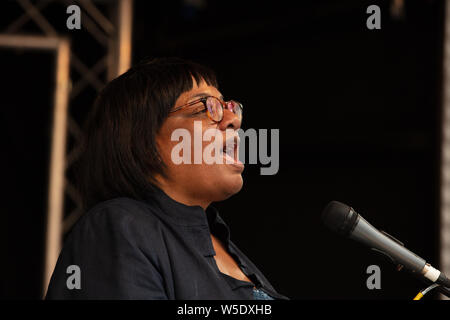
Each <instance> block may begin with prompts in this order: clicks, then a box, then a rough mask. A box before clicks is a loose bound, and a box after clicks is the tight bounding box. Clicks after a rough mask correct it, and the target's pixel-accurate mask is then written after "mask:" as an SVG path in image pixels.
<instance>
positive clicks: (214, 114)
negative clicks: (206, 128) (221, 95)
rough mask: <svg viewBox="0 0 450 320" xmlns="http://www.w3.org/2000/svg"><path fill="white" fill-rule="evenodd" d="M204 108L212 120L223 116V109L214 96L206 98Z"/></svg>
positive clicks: (219, 119)
mask: <svg viewBox="0 0 450 320" xmlns="http://www.w3.org/2000/svg"><path fill="white" fill-rule="evenodd" d="M206 108H207V109H208V116H209V117H210V118H211V119H212V120H214V121H221V120H222V116H223V109H222V106H221V104H220V101H219V100H218V99H216V98H214V97H208V99H206Z"/></svg>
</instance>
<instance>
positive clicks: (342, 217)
mask: <svg viewBox="0 0 450 320" xmlns="http://www.w3.org/2000/svg"><path fill="white" fill-rule="evenodd" d="M358 217H359V215H358V214H357V213H356V212H355V210H353V208H352V207H350V206H348V205H346V204H344V203H342V202H339V201H331V202H330V203H329V204H328V205H327V206H326V207H325V209H324V210H323V212H322V221H323V223H324V224H325V225H326V226H327V227H328V228H329V229H331V230H332V231H334V232H337V233H338V234H340V235H343V236H349V235H350V233H351V232H352V231H353V229H354V228H355V226H356V224H357V220H358Z"/></svg>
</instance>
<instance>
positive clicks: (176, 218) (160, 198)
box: [146, 188, 230, 256]
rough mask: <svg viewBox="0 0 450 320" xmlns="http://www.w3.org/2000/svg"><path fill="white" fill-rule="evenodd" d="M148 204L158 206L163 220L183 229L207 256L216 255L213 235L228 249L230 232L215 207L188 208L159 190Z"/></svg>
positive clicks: (152, 194) (150, 197) (152, 195)
mask: <svg viewBox="0 0 450 320" xmlns="http://www.w3.org/2000/svg"><path fill="white" fill-rule="evenodd" d="M146 200H147V202H149V203H151V204H153V205H155V204H156V205H157V206H158V207H159V208H160V209H161V212H162V218H165V219H166V220H168V221H169V222H170V223H171V224H174V225H178V226H180V227H183V228H184V229H185V230H186V231H187V232H188V233H189V234H190V237H191V238H192V239H193V241H194V242H195V245H196V247H197V248H198V249H199V250H200V251H201V252H202V253H203V255H205V256H214V255H215V254H216V252H215V250H214V247H213V245H212V241H211V233H213V234H214V235H215V236H216V237H218V238H219V239H220V240H221V241H222V242H223V244H224V245H225V246H226V247H228V246H229V243H230V230H229V228H228V226H227V224H226V223H225V221H224V220H223V219H222V217H220V215H219V212H218V210H217V209H216V208H214V207H213V206H211V205H210V206H209V207H208V208H206V210H204V209H203V208H202V207H200V206H188V205H185V204H183V203H180V202H178V201H175V200H173V199H172V198H171V197H169V196H168V195H167V194H166V193H165V192H164V191H162V190H161V189H159V188H155V190H154V191H153V192H152V193H151V194H150V195H149V196H148V197H147V199H146Z"/></svg>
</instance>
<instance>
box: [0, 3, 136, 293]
mask: <svg viewBox="0 0 450 320" xmlns="http://www.w3.org/2000/svg"><path fill="white" fill-rule="evenodd" d="M17 3H18V4H19V5H20V6H21V7H22V9H23V13H22V15H21V16H20V17H18V18H17V19H15V20H14V21H13V22H12V23H11V24H10V25H9V26H8V27H7V28H6V30H4V31H3V32H2V33H1V34H0V46H3V47H8V48H21V49H37V50H50V51H52V50H53V51H54V52H56V75H55V77H56V86H55V93H54V109H53V123H52V126H53V128H52V137H51V151H50V152H51V155H50V164H49V166H50V168H49V187H48V200H47V201H48V202H47V230H46V240H45V259H44V261H45V266H44V274H43V294H44V296H45V293H46V290H47V286H48V283H49V281H50V277H51V274H52V272H53V269H54V267H55V264H56V261H57V258H58V255H59V252H60V250H61V246H62V240H63V236H64V234H65V233H66V232H67V231H68V230H69V229H70V228H71V226H72V225H73V224H74V223H75V221H76V220H77V219H78V218H79V216H80V215H81V214H82V203H81V197H80V194H79V192H78V191H77V189H76V188H75V186H74V184H73V183H72V182H71V181H70V179H69V178H68V177H67V175H66V173H67V169H68V168H69V167H71V166H72V165H73V164H74V162H75V161H76V160H77V159H78V157H79V155H80V152H81V141H82V135H83V133H82V130H81V129H80V127H81V126H80V125H79V124H78V123H77V122H76V121H75V119H74V118H73V117H72V116H71V112H70V111H71V108H70V105H71V101H72V100H73V99H74V98H75V97H77V96H78V95H80V94H81V93H83V90H86V89H87V88H88V86H91V87H93V88H94V89H95V90H96V91H97V92H98V91H100V90H101V89H102V88H103V86H104V85H105V84H106V82H107V81H109V80H111V79H113V78H115V77H117V76H118V75H120V74H122V73H123V72H125V71H126V70H127V69H128V68H129V67H130V64H131V33H132V15H133V0H110V1H102V4H107V5H108V6H112V7H113V9H114V10H113V11H114V12H115V15H114V17H113V18H111V17H106V16H105V15H104V14H103V13H102V12H101V11H100V10H99V9H98V7H97V6H96V4H95V1H92V0H78V1H69V0H40V1H37V2H36V3H35V4H33V3H32V2H31V1H30V0H17ZM51 3H58V4H60V5H62V6H65V7H67V6H69V5H73V4H76V5H79V6H80V7H81V8H82V10H83V12H82V16H81V24H82V28H84V29H85V30H86V31H88V32H89V34H90V35H91V36H92V37H93V38H94V39H95V40H96V41H98V43H100V44H101V45H102V46H103V47H104V48H105V52H106V53H105V55H104V56H103V58H101V59H99V60H98V61H97V63H95V64H94V65H93V66H92V67H88V66H87V64H86V63H84V62H83V61H82V60H81V59H80V58H79V57H78V56H77V55H76V54H75V53H74V51H73V48H71V45H70V37H67V34H66V36H65V37H64V36H62V35H61V34H59V33H58V31H57V28H55V27H54V26H52V25H51V23H50V22H49V20H48V19H47V18H46V17H45V15H44V14H43V13H42V12H43V10H44V9H45V8H46V7H47V6H48V5H49V4H51ZM29 21H32V22H34V23H35V24H36V25H37V26H38V27H39V29H40V30H41V31H42V34H39V35H28V34H26V33H23V32H22V31H21V29H22V28H23V26H24V25H25V24H26V23H28V22H29ZM70 70H74V71H76V72H77V73H78V74H80V78H79V79H78V81H77V82H76V83H73V85H72V82H71V81H70ZM105 71H106V74H107V75H106V79H101V77H100V74H102V73H104V72H105ZM69 137H71V138H74V141H75V144H74V146H73V147H72V148H71V150H68V148H67V142H68V138H69ZM66 197H69V198H70V200H71V201H72V202H73V203H75V208H74V209H73V210H72V211H71V212H69V213H67V214H65V213H64V203H65V200H66Z"/></svg>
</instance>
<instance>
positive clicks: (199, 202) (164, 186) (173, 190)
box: [158, 181, 211, 210]
mask: <svg viewBox="0 0 450 320" xmlns="http://www.w3.org/2000/svg"><path fill="white" fill-rule="evenodd" d="M158 187H159V188H160V189H161V190H162V191H164V193H165V194H167V195H168V196H169V197H170V198H172V199H173V200H175V201H177V202H179V203H182V204H184V205H187V206H200V207H202V208H203V210H206V208H207V207H208V206H209V205H210V204H211V201H207V200H204V199H200V198H197V197H195V196H193V195H191V194H187V193H186V192H185V190H179V189H178V188H177V186H176V185H174V184H170V183H167V182H166V181H159V183H158Z"/></svg>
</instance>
